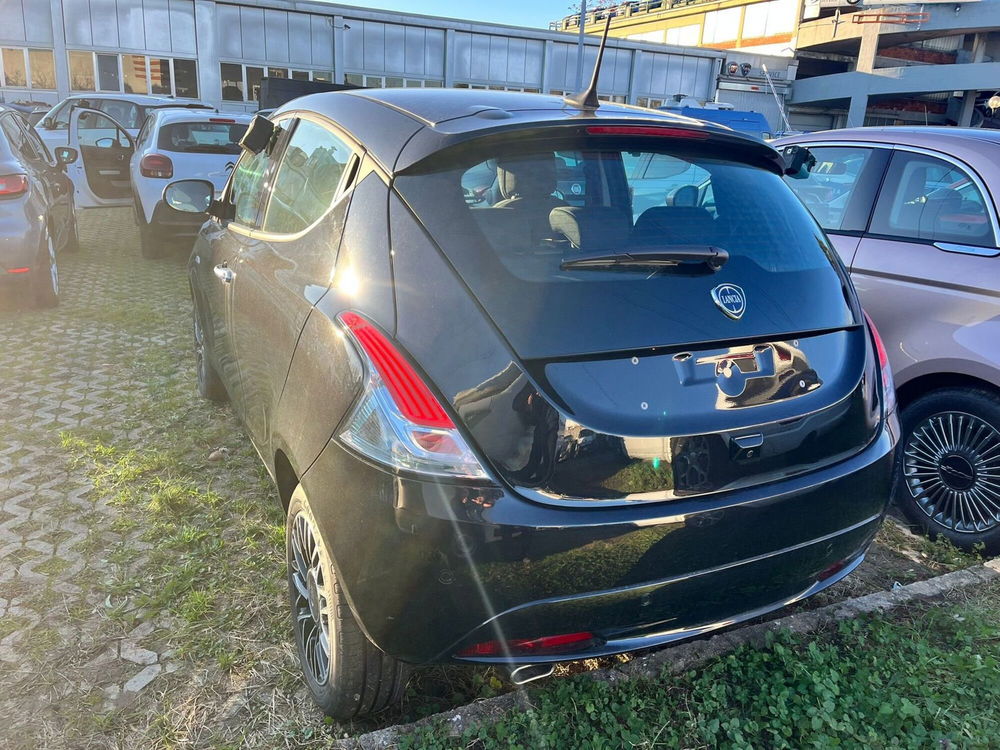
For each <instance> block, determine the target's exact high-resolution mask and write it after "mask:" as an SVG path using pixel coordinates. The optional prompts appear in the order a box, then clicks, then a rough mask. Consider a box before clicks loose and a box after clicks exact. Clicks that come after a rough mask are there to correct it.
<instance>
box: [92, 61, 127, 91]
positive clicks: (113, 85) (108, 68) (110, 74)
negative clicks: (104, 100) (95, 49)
mask: <svg viewBox="0 0 1000 750" xmlns="http://www.w3.org/2000/svg"><path fill="white" fill-rule="evenodd" d="M97 88H98V90H99V91H121V90H122V81H121V75H120V73H119V72H118V55H97Z"/></svg>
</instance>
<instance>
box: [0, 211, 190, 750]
mask: <svg viewBox="0 0 1000 750" xmlns="http://www.w3.org/2000/svg"><path fill="white" fill-rule="evenodd" d="M79 222H80V235H81V246H82V247H81V251H80V252H79V253H76V254H73V255H67V256H63V257H60V259H59V263H60V282H61V284H62V289H61V299H60V305H59V307H58V308H55V309H53V310H44V311H41V310H19V309H16V307H15V306H13V305H11V304H10V302H9V299H8V297H7V296H6V295H7V292H6V291H5V290H2V291H0V384H2V387H0V415H3V416H2V419H0V590H2V592H3V593H2V596H0V617H3V618H4V619H5V621H6V618H18V619H17V620H13V622H15V623H17V625H18V627H17V629H15V630H14V631H13V632H10V633H8V632H6V630H3V631H0V632H3V633H4V637H3V638H2V639H0V718H2V721H0V748H4V750H8V748H17V749H18V750H20V748H42V747H44V748H49V747H70V746H71V743H69V742H68V741H67V740H66V739H65V729H66V726H65V719H64V718H62V717H61V716H60V715H59V712H60V700H61V699H63V698H70V697H72V696H74V695H76V696H82V695H84V694H88V693H90V692H92V691H96V692H97V693H98V694H99V695H103V696H104V698H105V706H104V708H105V709H106V710H110V709H113V708H115V707H117V706H121V705H122V704H123V702H126V701H128V700H131V699H133V698H134V697H135V696H136V695H137V694H139V693H141V692H142V691H143V690H146V689H148V687H149V685H150V684H151V683H153V682H155V680H156V678H157V677H158V676H159V675H160V674H162V673H164V672H166V671H172V670H175V669H176V668H177V667H176V666H174V663H173V662H171V663H170V664H168V665H166V666H164V664H162V663H161V661H160V660H161V656H160V654H159V653H157V651H156V650H155V649H154V648H153V647H152V646H151V645H150V643H147V642H146V641H151V635H152V633H153V632H154V630H156V628H157V625H156V623H154V622H143V623H141V624H140V625H138V626H137V627H135V628H133V629H132V630H131V632H129V633H128V634H127V635H126V636H125V637H124V638H123V637H122V633H121V632H120V631H119V630H117V629H116V628H115V627H113V626H112V624H111V623H110V622H109V621H108V619H107V616H106V612H107V609H106V608H105V606H104V598H105V595H104V594H103V593H101V592H99V591H98V590H97V589H96V588H95V586H94V584H93V581H92V576H89V575H83V574H84V573H86V572H87V571H104V570H109V565H108V563H107V558H108V555H109V554H110V553H111V552H112V551H113V550H115V549H117V548H119V547H120V546H121V545H122V544H124V545H125V546H126V548H127V549H128V550H129V552H130V553H131V554H132V555H133V557H134V558H139V557H140V556H142V555H144V554H145V553H146V550H148V549H149V545H148V544H146V543H142V542H140V540H138V539H137V538H135V534H134V533H133V535H132V536H129V535H124V534H122V533H121V532H117V531H115V530H114V527H113V526H112V522H113V521H114V519H115V518H116V517H117V514H118V513H119V511H118V510H117V509H116V508H115V507H114V506H113V505H111V504H110V503H109V500H110V498H108V497H102V496H101V495H100V493H98V492H95V491H94V486H93V484H92V482H91V480H90V478H89V477H88V474H87V467H86V466H84V465H80V464H78V463H75V462H73V461H72V460H71V457H70V454H69V452H68V451H67V450H66V449H64V448H63V447H62V446H61V444H60V435H61V433H63V432H64V431H66V430H74V431H75V430H80V429H81V428H93V429H96V430H100V431H101V432H102V434H107V435H108V436H109V439H110V440H112V441H125V440H131V441H133V442H140V441H141V440H142V439H143V431H142V428H141V427H139V428H136V427H135V425H129V424H127V419H126V417H127V416H128V409H129V404H130V403H131V402H134V401H136V400H137V399H138V398H139V396H140V394H142V393H144V391H145V388H146V386H145V384H144V383H143V382H141V380H139V379H137V378H136V377H135V376H134V375H133V374H132V372H131V370H129V368H128V367H124V366H122V364H120V363H123V362H129V361H132V360H134V359H135V358H137V357H139V356H142V355H143V354H145V353H147V352H148V351H149V349H150V348H151V347H158V346H163V345H171V346H173V345H177V344H178V343H179V342H181V341H186V339H187V337H188V336H189V331H188V330H187V329H186V328H181V329H179V330H150V331H148V332H145V333H136V332H134V331H132V330H131V329H129V328H123V327H121V326H120V325H116V323H115V318H114V316H115V315H116V314H121V313H120V311H117V312H116V311H115V310H113V309H109V305H108V304H107V299H108V298H109V296H112V295H116V294H117V292H118V290H120V289H122V288H123V287H125V286H127V287H128V288H129V291H130V295H132V296H134V299H135V300H136V302H137V305H141V307H142V310H143V311H144V312H145V314H147V315H148V314H150V313H152V315H153V316H156V315H160V317H161V318H162V319H164V320H174V319H176V317H177V310H178V306H179V305H186V304H188V303H187V300H186V299H183V296H182V295H178V294H177V293H176V290H177V289H178V288H183V281H184V277H185V263H184V260H185V259H184V258H183V257H181V256H180V255H177V256H175V257H172V258H167V259H164V260H162V261H157V262H155V263H151V262H149V261H146V260H144V259H143V258H141V257H140V256H139V253H138V250H137V237H136V231H135V226H134V224H133V220H132V214H131V210H130V209H100V210H92V211H85V212H81V215H80V217H79ZM166 282H171V283H166ZM100 577H101V578H104V577H106V576H105V575H104V574H103V573H102V574H101V575H100ZM70 613H74V614H73V615H71V614H70ZM22 620H23V624H22ZM137 667H141V669H138V670H137ZM88 746H89V745H88Z"/></svg>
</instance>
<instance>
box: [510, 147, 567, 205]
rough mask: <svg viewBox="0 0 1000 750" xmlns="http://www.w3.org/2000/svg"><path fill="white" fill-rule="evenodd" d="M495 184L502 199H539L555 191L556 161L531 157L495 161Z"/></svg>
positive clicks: (544, 156) (543, 156)
mask: <svg viewBox="0 0 1000 750" xmlns="http://www.w3.org/2000/svg"><path fill="white" fill-rule="evenodd" d="M497 184H498V185H499V186H500V194H501V195H503V197H504V198H513V197H515V196H517V197H521V198H541V197H544V196H548V195H551V194H552V191H553V190H555V189H556V160H555V157H554V156H552V155H541V156H539V155H532V156H523V157H513V158H509V159H503V160H500V159H498V160H497Z"/></svg>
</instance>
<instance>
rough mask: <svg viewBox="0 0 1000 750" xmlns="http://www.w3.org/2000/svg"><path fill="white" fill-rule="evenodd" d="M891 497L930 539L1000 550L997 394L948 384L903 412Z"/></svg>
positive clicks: (999, 411)
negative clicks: (939, 538) (947, 386)
mask: <svg viewBox="0 0 1000 750" xmlns="http://www.w3.org/2000/svg"><path fill="white" fill-rule="evenodd" d="M902 426H903V437H902V440H901V444H900V449H899V455H898V460H897V462H896V481H895V488H894V498H895V501H896V504H897V505H898V506H899V508H900V510H902V511H903V513H904V514H905V515H906V517H907V519H909V520H910V521H911V522H912V523H913V524H914V525H915V526H917V527H918V528H920V529H922V530H923V531H924V532H925V533H926V534H928V535H929V536H930V537H931V538H932V539H934V538H937V537H939V536H941V537H944V538H945V539H947V540H948V541H950V542H951V543H952V544H954V545H955V546H956V547H959V548H961V549H964V550H972V549H973V548H974V547H976V546H977V545H983V548H984V551H985V552H986V554H989V555H995V554H997V553H1000V488H997V487H996V484H997V482H996V479H995V477H997V476H998V475H1000V397H998V396H997V394H995V393H992V392H990V391H986V390H980V389H976V388H943V389H941V390H938V391H933V392H931V393H928V394H926V395H924V396H921V397H920V398H918V399H917V400H916V401H914V402H912V403H911V404H909V405H908V406H907V407H906V408H905V409H904V410H903V412H902Z"/></svg>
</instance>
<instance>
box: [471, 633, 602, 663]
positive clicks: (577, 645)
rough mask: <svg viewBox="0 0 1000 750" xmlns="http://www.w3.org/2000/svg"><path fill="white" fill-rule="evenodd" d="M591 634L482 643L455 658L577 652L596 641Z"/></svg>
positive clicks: (474, 645) (565, 634)
mask: <svg viewBox="0 0 1000 750" xmlns="http://www.w3.org/2000/svg"><path fill="white" fill-rule="evenodd" d="M596 640H597V639H596V637H595V636H594V634H593V633H564V634H562V635H546V636H542V637H541V638H515V639H514V640H511V641H484V642H483V643H476V644H473V645H472V646H469V647H467V648H463V649H462V650H461V651H459V652H458V653H457V654H456V656H464V657H470V658H475V657H492V656H508V655H509V656H531V655H539V656H544V655H549V654H558V653H561V652H566V651H579V650H580V649H581V648H583V644H584V643H587V642H589V641H596Z"/></svg>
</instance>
